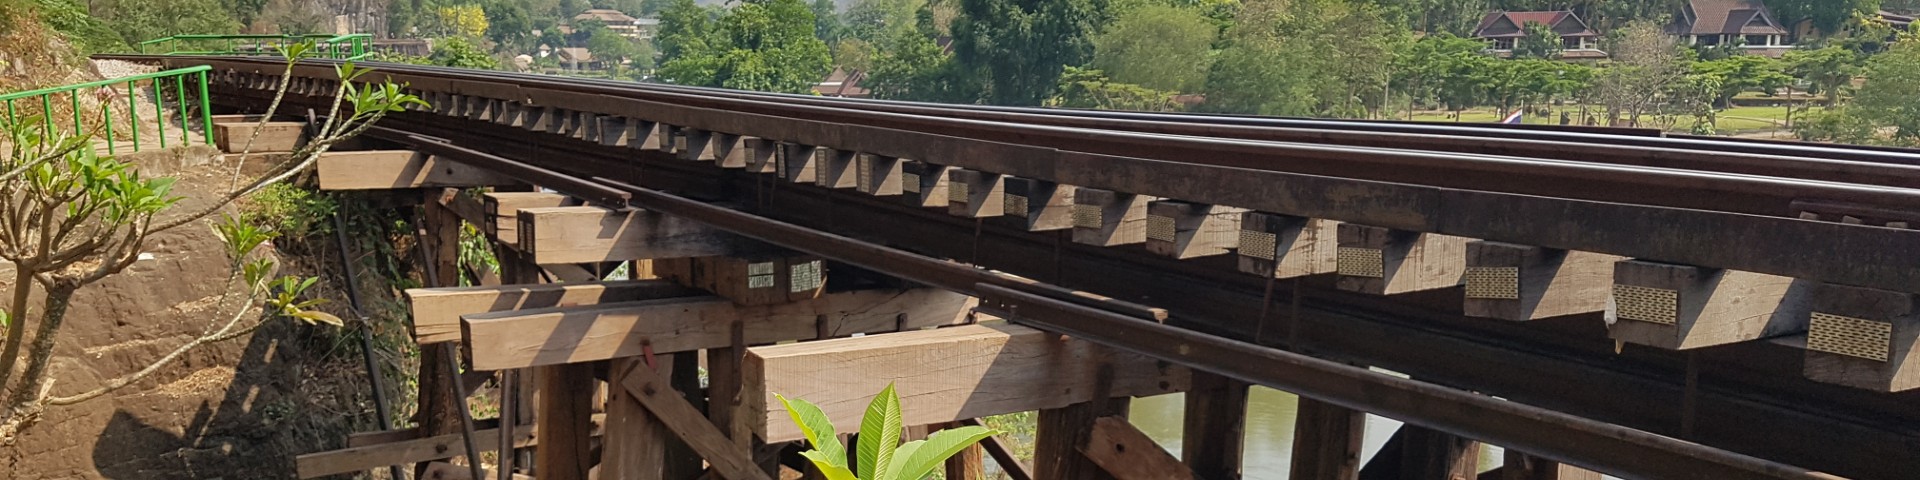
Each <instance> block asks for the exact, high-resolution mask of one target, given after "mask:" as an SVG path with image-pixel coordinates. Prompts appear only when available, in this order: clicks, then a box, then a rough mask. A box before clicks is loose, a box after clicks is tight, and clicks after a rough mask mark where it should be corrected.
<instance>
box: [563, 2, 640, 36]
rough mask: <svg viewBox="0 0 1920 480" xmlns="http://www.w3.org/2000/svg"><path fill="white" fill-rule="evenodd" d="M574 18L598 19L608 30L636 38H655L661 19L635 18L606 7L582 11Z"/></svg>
mask: <svg viewBox="0 0 1920 480" xmlns="http://www.w3.org/2000/svg"><path fill="white" fill-rule="evenodd" d="M573 19H574V20H575V21H580V20H594V21H598V22H600V23H601V24H604V25H606V26H607V29H608V30H613V32H614V33H618V34H620V36H622V37H627V38H635V39H649V38H653V32H654V31H656V30H659V29H660V20H659V19H654V18H634V17H633V16H631V15H627V14H625V13H621V12H620V11H619V10H611V9H605V8H594V9H588V10H587V11H585V12H580V14H579V15H574V16H573Z"/></svg>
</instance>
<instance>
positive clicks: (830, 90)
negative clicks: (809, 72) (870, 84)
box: [813, 67, 873, 98]
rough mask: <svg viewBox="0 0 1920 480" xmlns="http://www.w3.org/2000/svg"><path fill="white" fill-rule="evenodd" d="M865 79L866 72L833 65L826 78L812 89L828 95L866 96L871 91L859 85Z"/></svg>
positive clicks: (871, 93) (869, 94) (870, 93)
mask: <svg viewBox="0 0 1920 480" xmlns="http://www.w3.org/2000/svg"><path fill="white" fill-rule="evenodd" d="M866 79H867V72H865V71H861V70H857V69H855V70H848V69H843V68H838V67H835V68H834V69H833V72H831V73H828V74H827V78H826V79H824V80H821V81H820V83H818V84H815V85H814V86H813V91H814V92H817V93H819V94H821V95H824V96H828V97H846V98H867V97H869V96H872V95H873V92H872V91H869V90H867V88H866V87H862V86H860V82H862V81H865V80H866Z"/></svg>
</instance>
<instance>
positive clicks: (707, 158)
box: [674, 128, 715, 162]
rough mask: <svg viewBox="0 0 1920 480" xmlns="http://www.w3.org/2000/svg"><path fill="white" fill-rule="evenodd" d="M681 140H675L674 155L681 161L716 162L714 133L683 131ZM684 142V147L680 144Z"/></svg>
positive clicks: (694, 129)
mask: <svg viewBox="0 0 1920 480" xmlns="http://www.w3.org/2000/svg"><path fill="white" fill-rule="evenodd" d="M680 136H681V138H676V139H674V142H675V146H676V147H679V148H676V149H675V150H676V151H675V152H674V155H675V156H677V157H680V159H681V160H687V161H693V162H711V161H713V160H714V158H715V157H714V150H713V132H710V131H706V130H701V129H697V128H685V129H681V133H680ZM682 141H684V142H685V143H684V145H683V144H681V143H680V142H682Z"/></svg>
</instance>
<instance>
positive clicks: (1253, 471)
mask: <svg viewBox="0 0 1920 480" xmlns="http://www.w3.org/2000/svg"><path fill="white" fill-rule="evenodd" d="M1298 402H1299V397H1295V396H1294V395H1293V394H1291V393H1287V392H1282V391H1279V390H1274V389H1271V388H1266V387H1253V391H1252V393H1250V394H1248V395H1247V421H1246V429H1247V431H1246V454H1245V459H1244V461H1243V462H1244V463H1243V464H1242V468H1243V477H1244V478H1246V479H1249V480H1285V479H1286V478H1287V468H1288V466H1289V465H1290V464H1291V462H1292V458H1291V457H1292V455H1291V453H1292V451H1293V421H1294V413H1295V410H1294V405H1295V404H1296V403H1298ZM1185 405H1186V404H1185V397H1184V396H1183V395H1182V394H1178V393H1176V394H1171V395H1160V396H1156V397H1146V398H1138V399H1134V401H1133V407H1132V410H1131V411H1130V412H1129V413H1128V415H1127V420H1128V421H1130V422H1132V423H1133V425H1134V426H1135V427H1138V428H1139V429H1140V431H1142V432H1146V434H1147V436H1149V437H1153V439H1154V441H1156V442H1158V443H1159V444H1160V446H1161V447H1164V448H1166V449H1167V451H1168V452H1171V453H1173V454H1174V456H1179V455H1180V435H1181V432H1180V430H1181V418H1182V413H1183V412H1184V411H1185V410H1186V408H1185ZM1399 427H1400V422H1398V421H1394V420H1391V419H1387V418H1385V417H1379V416H1375V415H1367V433H1366V438H1365V440H1364V441H1363V444H1364V447H1363V448H1362V449H1361V454H1360V463H1361V464H1362V465H1365V464H1366V462H1367V460H1368V459H1371V458H1373V455H1374V453H1375V452H1378V451H1379V450H1380V447H1381V445H1383V444H1385V443H1386V442H1387V437H1388V436H1390V435H1392V434H1393V431H1394V430H1395V429H1398V428H1399ZM1502 452H1503V451H1502V450H1501V449H1500V448H1499V447H1495V446H1492V445H1485V446H1483V447H1482V448H1481V449H1480V470H1481V471H1486V470H1490V469H1493V468H1495V467H1498V466H1500V463H1501V460H1500V459H1501V455H1502Z"/></svg>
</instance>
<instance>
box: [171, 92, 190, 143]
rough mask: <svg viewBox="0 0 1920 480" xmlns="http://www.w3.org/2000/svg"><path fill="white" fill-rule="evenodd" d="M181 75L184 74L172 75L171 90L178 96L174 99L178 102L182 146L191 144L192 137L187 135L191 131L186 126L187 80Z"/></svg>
mask: <svg viewBox="0 0 1920 480" xmlns="http://www.w3.org/2000/svg"><path fill="white" fill-rule="evenodd" d="M182 77H185V75H176V76H174V77H173V92H174V93H175V94H178V96H179V98H177V99H176V100H177V101H178V102H179V104H180V146H182V147H184V146H187V145H191V144H193V140H192V138H193V137H191V136H188V135H187V134H189V133H193V132H191V131H189V130H188V128H187V125H188V123H187V82H186V81H185V80H182V79H181V78H182Z"/></svg>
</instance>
